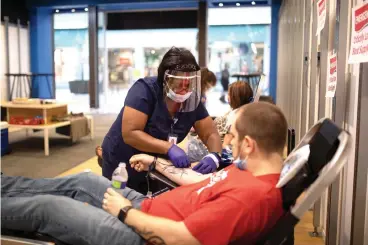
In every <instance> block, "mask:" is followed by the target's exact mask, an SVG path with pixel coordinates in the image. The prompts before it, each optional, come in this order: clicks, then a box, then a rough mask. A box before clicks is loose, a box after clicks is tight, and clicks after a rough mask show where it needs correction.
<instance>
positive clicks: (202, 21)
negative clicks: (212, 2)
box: [197, 0, 208, 67]
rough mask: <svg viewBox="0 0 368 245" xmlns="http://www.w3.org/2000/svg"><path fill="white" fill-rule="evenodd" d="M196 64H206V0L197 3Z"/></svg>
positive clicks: (202, 65)
mask: <svg viewBox="0 0 368 245" xmlns="http://www.w3.org/2000/svg"><path fill="white" fill-rule="evenodd" d="M197 19H198V40H197V43H198V45H197V47H198V64H199V66H200V67H206V66H207V32H208V21H207V19H208V5H207V1H202V0H201V1H199V4H198V17H197Z"/></svg>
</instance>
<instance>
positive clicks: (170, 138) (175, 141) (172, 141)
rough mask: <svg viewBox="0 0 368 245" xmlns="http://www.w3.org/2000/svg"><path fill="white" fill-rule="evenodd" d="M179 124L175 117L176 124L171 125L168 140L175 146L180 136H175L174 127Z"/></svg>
mask: <svg viewBox="0 0 368 245" xmlns="http://www.w3.org/2000/svg"><path fill="white" fill-rule="evenodd" d="M177 122H178V118H176V117H175V118H174V122H173V123H172V124H171V128H170V133H169V136H168V138H167V141H169V142H170V143H173V144H175V145H176V144H177V142H178V135H177V134H174V126H175V124H176V123H177Z"/></svg>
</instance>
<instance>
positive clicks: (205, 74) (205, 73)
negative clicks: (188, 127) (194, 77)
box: [201, 68, 217, 106]
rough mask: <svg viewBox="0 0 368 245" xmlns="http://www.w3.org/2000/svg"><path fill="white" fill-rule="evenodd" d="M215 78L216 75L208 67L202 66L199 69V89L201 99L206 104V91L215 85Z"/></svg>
mask: <svg viewBox="0 0 368 245" xmlns="http://www.w3.org/2000/svg"><path fill="white" fill-rule="evenodd" d="M216 82H217V78H216V75H215V74H214V73H213V72H212V71H210V70H208V68H202V69H201V91H202V97H201V101H202V103H203V104H204V105H205V106H206V101H207V97H206V93H207V92H208V90H209V89H211V88H212V87H214V86H216Z"/></svg>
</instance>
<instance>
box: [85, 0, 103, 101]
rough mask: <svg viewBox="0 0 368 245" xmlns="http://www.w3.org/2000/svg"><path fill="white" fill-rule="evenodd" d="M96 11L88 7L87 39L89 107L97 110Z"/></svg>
mask: <svg viewBox="0 0 368 245" xmlns="http://www.w3.org/2000/svg"><path fill="white" fill-rule="evenodd" d="M97 14H98V11H97V7H96V6H89V7H88V37H89V106H90V107H91V108H99V107H100V101H99V91H98V16H97Z"/></svg>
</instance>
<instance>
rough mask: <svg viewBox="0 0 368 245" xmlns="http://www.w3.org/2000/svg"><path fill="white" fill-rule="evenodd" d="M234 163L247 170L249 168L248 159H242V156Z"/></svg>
mask: <svg viewBox="0 0 368 245" xmlns="http://www.w3.org/2000/svg"><path fill="white" fill-rule="evenodd" d="M234 164H235V166H236V167H237V168H238V169H240V170H246V169H247V159H244V160H241V159H240V157H238V158H237V159H236V160H235V161H234Z"/></svg>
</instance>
